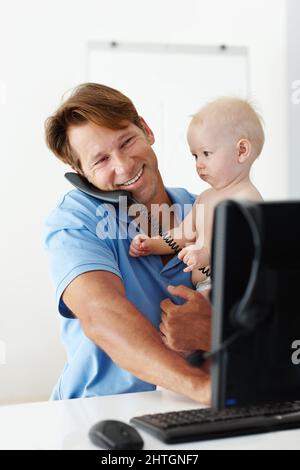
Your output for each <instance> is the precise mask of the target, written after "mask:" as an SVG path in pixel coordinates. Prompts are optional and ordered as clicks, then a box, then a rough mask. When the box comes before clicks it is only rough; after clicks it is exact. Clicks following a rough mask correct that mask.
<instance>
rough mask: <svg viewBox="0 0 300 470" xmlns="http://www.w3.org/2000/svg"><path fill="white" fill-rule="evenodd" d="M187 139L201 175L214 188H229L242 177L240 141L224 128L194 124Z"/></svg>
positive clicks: (211, 123) (211, 124) (191, 125)
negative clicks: (239, 158)
mask: <svg viewBox="0 0 300 470" xmlns="http://www.w3.org/2000/svg"><path fill="white" fill-rule="evenodd" d="M187 139H188V143H189V146H190V150H191V153H192V155H193V156H194V157H195V159H196V168H197V173H198V175H199V176H200V178H201V179H203V180H204V181H206V182H207V183H209V184H210V185H211V186H212V187H213V188H215V189H222V188H225V187H226V186H228V185H229V184H230V183H232V182H233V181H234V180H235V179H236V178H237V177H238V176H239V174H240V173H241V165H240V164H239V161H238V148H237V141H236V139H235V138H234V137H233V136H232V135H229V132H228V130H225V129H224V127H223V126H221V125H219V124H217V123H216V124H215V125H214V123H213V121H211V122H209V124H208V123H207V124H205V123H197V122H193V121H192V123H191V124H190V126H189V129H188V134H187Z"/></svg>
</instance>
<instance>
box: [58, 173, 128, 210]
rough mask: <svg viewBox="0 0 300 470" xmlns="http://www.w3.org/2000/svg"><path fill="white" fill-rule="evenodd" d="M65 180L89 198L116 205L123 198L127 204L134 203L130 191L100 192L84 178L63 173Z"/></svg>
mask: <svg viewBox="0 0 300 470" xmlns="http://www.w3.org/2000/svg"><path fill="white" fill-rule="evenodd" d="M65 178H66V179H67V180H68V181H69V183H71V184H72V185H73V186H75V188H77V189H79V190H80V191H82V192H83V193H86V194H88V195H89V196H93V197H96V198H97V199H100V200H101V201H105V202H111V203H112V204H118V203H119V198H120V197H121V196H125V197H127V198H128V199H129V202H130V203H131V202H136V201H135V200H134V199H133V197H132V194H131V192H130V191H125V190H118V191H101V190H100V189H98V188H96V186H94V185H93V184H92V183H90V182H89V181H88V180H87V179H86V178H85V177H84V176H81V175H79V174H78V173H73V172H69V173H65Z"/></svg>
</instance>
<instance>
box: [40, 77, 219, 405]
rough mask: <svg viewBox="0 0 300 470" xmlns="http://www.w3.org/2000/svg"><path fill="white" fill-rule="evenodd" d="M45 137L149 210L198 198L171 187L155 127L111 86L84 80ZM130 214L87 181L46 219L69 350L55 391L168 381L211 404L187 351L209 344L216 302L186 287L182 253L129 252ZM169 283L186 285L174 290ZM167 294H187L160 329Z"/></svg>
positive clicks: (69, 159)
mask: <svg viewBox="0 0 300 470" xmlns="http://www.w3.org/2000/svg"><path fill="white" fill-rule="evenodd" d="M46 140H47V144H48V146H49V148H50V149H51V150H52V151H53V153H54V154H55V155H56V156H57V157H58V158H59V159H60V160H62V161H63V162H65V163H67V164H69V165H70V166H71V167H72V168H73V169H74V170H75V171H77V172H78V173H80V174H81V175H84V176H85V177H86V178H87V179H88V180H89V181H90V183H92V184H93V185H94V186H96V187H97V188H99V189H101V190H105V191H114V190H120V189H124V190H128V191H130V192H131V193H132V195H133V197H134V199H135V200H137V201H138V202H139V203H141V204H143V205H145V206H146V207H147V209H148V210H151V206H152V205H154V204H167V205H168V206H171V205H172V204H173V203H176V204H180V205H181V206H183V204H192V203H193V197H192V196H191V195H190V194H189V193H188V192H187V191H185V190H183V189H176V190H175V189H172V190H171V189H170V190H166V189H165V187H164V185H163V181H162V178H161V175H160V173H159V170H158V166H157V159H156V156H155V153H154V151H153V149H152V145H153V143H154V135H153V133H152V131H151V130H150V128H149V127H148V126H147V124H146V123H145V121H144V120H143V119H142V118H141V117H139V116H138V114H137V111H136V109H135V107H134V106H133V104H132V102H131V101H130V100H129V99H128V98H127V97H126V96H124V95H123V94H121V93H120V92H118V91H116V90H113V89H111V88H109V87H106V86H103V85H98V84H84V85H81V86H79V87H77V88H76V89H75V91H74V92H73V94H72V95H71V96H70V97H69V98H68V99H67V100H66V101H65V103H63V104H62V105H61V106H60V108H59V109H58V110H57V111H56V113H55V114H54V115H53V116H51V117H50V118H49V119H48V120H47V122H46ZM131 223H132V220H130V218H129V216H128V215H127V213H126V212H125V213H124V211H122V210H120V209H119V208H118V209H116V210H115V209H114V208H112V207H110V206H108V205H105V204H101V203H100V201H99V200H97V199H95V198H93V197H90V196H87V195H86V194H84V193H82V192H80V191H78V190H73V191H71V192H69V193H68V194H66V195H65V197H64V198H63V200H62V201H61V202H60V204H59V205H58V206H57V208H56V209H55V210H54V211H53V212H52V214H51V215H50V216H49V218H48V220H47V224H46V229H47V234H46V249H47V251H48V254H49V258H50V264H51V269H52V275H53V278H54V282H55V286H56V299H57V305H58V308H59V311H60V313H61V315H62V317H61V321H62V338H63V341H64V344H65V347H66V350H67V356H68V361H67V364H66V366H65V368H64V371H63V373H62V375H61V377H60V380H59V382H58V384H57V386H56V387H55V389H54V392H53V395H52V398H54V399H66V398H78V397H87V396H95V395H106V394H114V393H126V392H137V391H146V390H153V389H155V385H160V386H162V387H165V388H168V389H171V390H174V391H175V392H178V393H182V394H185V395H187V396H189V397H190V398H192V399H194V400H197V401H199V402H202V403H208V402H209V396H210V381H209V377H208V375H207V374H206V373H205V372H204V371H203V370H201V369H197V368H193V367H191V366H190V365H188V364H187V362H186V361H185V360H184V358H183V357H182V355H180V354H178V351H183V350H192V349H208V348H209V339H208V338H209V332H210V307H209V305H208V303H207V301H206V300H205V299H204V298H203V297H202V296H201V295H200V294H197V293H196V292H194V291H192V290H191V289H188V288H187V287H186V286H188V287H191V286H192V284H191V281H190V278H189V275H187V274H186V273H183V270H182V263H181V262H180V260H178V258H177V257H176V256H174V257H171V259H170V258H168V257H159V256H157V257H151V259H150V258H149V259H146V258H144V259H134V258H132V257H130V255H129V253H128V251H129V245H130V242H131V239H132V237H131V235H130V230H126V236H125V237H123V236H120V235H119V233H120V228H122V227H123V229H124V226H125V227H127V226H128V224H131ZM114 229H115V230H114ZM117 229H118V230H117ZM123 232H124V230H123ZM135 234H136V231H135ZM111 235H113V236H111ZM169 284H175V285H179V284H180V286H179V287H175V288H173V289H172V288H169V291H168V285H169ZM167 296H172V298H173V300H175V299H176V296H179V297H182V298H184V299H186V300H187V302H186V303H185V305H182V306H180V305H175V304H174V303H173V302H171V300H169V299H167V300H164V301H163V302H162V308H163V309H164V314H163V317H162V322H161V325H160V330H161V332H159V331H158V327H159V324H160V317H161V309H160V302H161V301H162V300H163V299H165V297H167ZM177 298H178V297H177ZM201 311H202V313H201ZM181 317H182V318H181ZM183 318H185V319H186V320H185V321H182V320H183ZM193 318H194V319H195V318H196V319H198V320H199V319H200V318H201V322H202V323H201V327H202V330H199V328H198V329H197V335H198V336H197V338H198V339H197V340H196V341H194V339H195V338H194V337H193V335H194V329H195V325H194V324H192V325H191V328H189V326H190V325H189V321H192V319H193ZM174 319H175V320H174ZM177 320H179V323H180V325H181V334H180V330H178V327H177V324H176V325H175V323H176V322H177ZM183 329H186V334H185V337H184V336H183ZM178 333H179V334H178Z"/></svg>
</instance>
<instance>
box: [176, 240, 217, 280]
mask: <svg viewBox="0 0 300 470" xmlns="http://www.w3.org/2000/svg"><path fill="white" fill-rule="evenodd" d="M178 258H179V259H181V260H182V261H183V262H184V263H185V264H186V265H187V268H185V269H184V270H183V271H184V272H185V273H188V272H190V271H193V270H194V269H197V268H205V267H206V266H207V265H208V264H209V263H210V261H209V252H208V249H207V248H206V247H205V246H204V247H202V248H198V247H197V245H188V246H186V247H185V248H182V250H180V252H179V254H178Z"/></svg>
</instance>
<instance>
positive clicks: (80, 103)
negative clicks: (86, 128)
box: [45, 83, 143, 170]
mask: <svg viewBox="0 0 300 470" xmlns="http://www.w3.org/2000/svg"><path fill="white" fill-rule="evenodd" d="M124 121H129V122H131V123H133V124H135V125H136V126H138V127H139V128H141V129H143V127H142V124H141V121H140V118H139V115H138V113H137V110H136V109H135V107H134V105H133V103H132V102H131V100H130V99H129V98H127V96H125V95H123V94H122V93H121V92H119V91H118V90H115V89H114V88H110V87H108V86H105V85H100V84H98V83H83V84H82V85H79V86H78V87H76V88H75V89H74V90H73V91H72V94H71V96H70V97H69V98H68V99H67V100H66V101H65V102H64V103H63V104H62V105H61V106H60V107H59V108H58V109H57V111H56V112H55V113H54V114H53V115H52V116H50V117H49V118H48V119H47V120H46V122H45V132H46V143H47V145H48V147H49V148H50V150H52V152H53V153H54V154H55V155H56V156H57V157H58V158H59V159H60V160H61V161H63V162H64V163H67V164H69V165H71V166H72V167H73V168H74V169H76V170H81V165H80V161H79V158H78V156H77V155H76V152H75V151H74V150H73V149H72V148H71V146H70V143H69V139H68V129H69V127H70V126H80V125H81V124H84V123H87V122H92V123H94V124H97V125H99V126H103V127H107V128H109V129H122V128H124V127H125V124H124Z"/></svg>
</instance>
